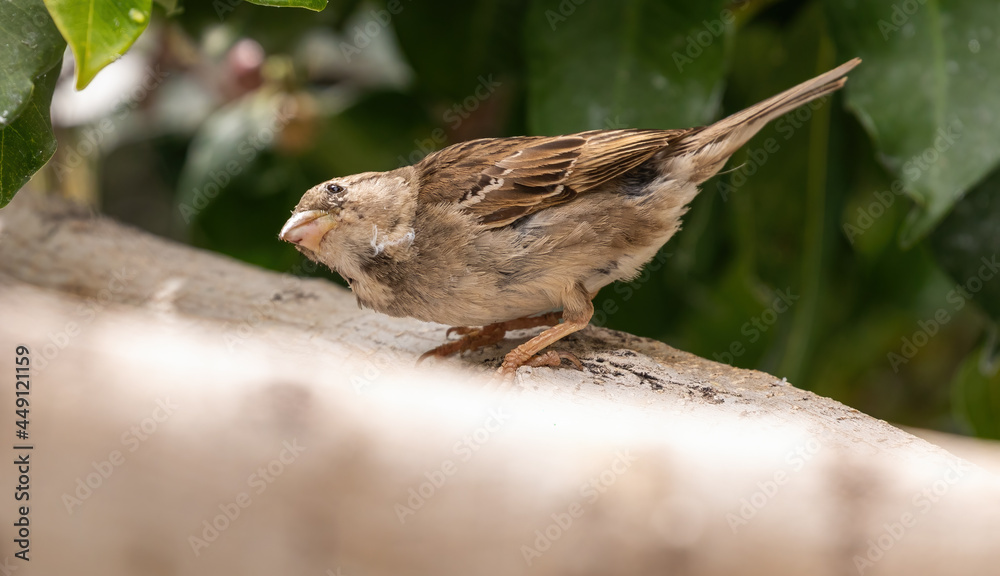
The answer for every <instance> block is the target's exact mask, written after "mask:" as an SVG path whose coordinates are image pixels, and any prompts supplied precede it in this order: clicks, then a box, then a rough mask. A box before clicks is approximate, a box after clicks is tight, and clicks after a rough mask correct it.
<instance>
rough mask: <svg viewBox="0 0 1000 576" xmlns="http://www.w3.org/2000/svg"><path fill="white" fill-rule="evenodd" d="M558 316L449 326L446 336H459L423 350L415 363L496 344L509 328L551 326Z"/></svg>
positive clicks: (555, 322) (548, 315)
mask: <svg viewBox="0 0 1000 576" xmlns="http://www.w3.org/2000/svg"><path fill="white" fill-rule="evenodd" d="M559 316H560V314H559V312H549V313H547V314H542V315H541V316H525V317H524V318H515V319H514V320H507V321H506V322H497V323H495V324H488V325H486V326H482V327H479V328H473V327H467V326H456V327H453V328H449V329H448V333H447V335H448V336H451V334H452V333H455V334H458V335H460V336H461V338H459V339H458V340H454V341H452V342H448V343H446V344H442V345H441V346H438V347H437V348H434V349H433V350H428V351H427V352H424V353H423V354H421V355H420V358H419V359H418V360H417V364H419V363H421V362H423V361H424V360H426V359H427V358H430V357H431V356H434V357H437V358H444V357H445V356H451V355H452V354H457V353H459V352H466V351H468V350H478V349H479V348H483V347H485V346H490V345H492V344H496V343H497V342H499V341H501V340H503V338H504V336H506V335H507V332H509V331H510V330H524V329H526V328H537V327H539V326H552V325H555V324H558V323H559Z"/></svg>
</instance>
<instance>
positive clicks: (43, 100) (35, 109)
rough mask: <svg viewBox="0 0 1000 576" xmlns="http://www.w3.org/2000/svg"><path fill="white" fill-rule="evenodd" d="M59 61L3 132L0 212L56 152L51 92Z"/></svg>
mask: <svg viewBox="0 0 1000 576" xmlns="http://www.w3.org/2000/svg"><path fill="white" fill-rule="evenodd" d="M61 64H62V60H61V59H60V60H59V61H58V62H56V64H55V65H54V66H53V67H52V69H51V70H49V71H48V72H46V73H45V74H43V75H42V76H40V77H38V78H37V79H36V80H35V90H34V92H32V94H31V99H30V100H29V101H28V103H27V105H26V106H25V107H24V111H23V112H21V115H20V116H18V117H17V119H15V120H14V121H13V122H11V123H10V124H8V125H6V126H4V127H3V128H2V129H0V208H3V207H4V206H6V205H7V204H8V203H9V202H10V201H11V199H13V198H14V194H17V191H18V190H20V189H21V187H22V186H24V184H25V183H26V182H27V181H28V179H29V178H31V175H32V174H34V173H35V172H37V171H38V170H39V169H40V168H41V167H42V166H44V165H45V163H46V162H48V161H49V158H51V157H52V154H54V153H55V151H56V140H55V138H54V137H53V135H52V123H51V121H50V120H49V104H50V103H51V102H52V91H53V90H55V88H56V80H57V79H58V78H59V69H60V68H61V66H60V65H61Z"/></svg>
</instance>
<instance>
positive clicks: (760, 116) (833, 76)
mask: <svg viewBox="0 0 1000 576" xmlns="http://www.w3.org/2000/svg"><path fill="white" fill-rule="evenodd" d="M860 63H861V59H860V58H854V59H853V60H850V61H848V62H845V63H843V64H841V65H840V66H837V67H836V68H834V69H833V70H830V71H829V72H825V73H823V74H820V75H819V76H817V77H815V78H813V79H812V80H806V81H805V82H803V83H801V84H799V85H798V86H795V87H794V88H789V89H788V90H785V91H784V92H782V93H781V94H778V95H776V96H772V97H770V98H768V99H767V100H764V101H762V102H758V103H757V104H754V105H753V106H750V107H749V108H746V109H744V110H741V111H739V112H737V113H735V114H733V115H732V116H729V117H727V118H723V119H722V120H719V121H718V122H716V123H715V124H712V125H709V126H705V127H704V128H699V129H697V130H694V131H692V132H691V133H690V134H688V135H686V136H683V137H682V138H680V139H679V140H678V141H677V143H676V144H675V145H674V146H672V147H671V155H674V154H677V155H680V154H686V153H694V155H695V165H696V166H697V167H698V169H697V170H696V172H697V174H696V175H695V178H694V180H695V181H696V182H698V183H700V182H704V181H705V180H707V179H709V178H711V177H712V176H713V175H714V174H715V173H716V172H718V171H719V169H721V168H722V166H723V165H724V164H725V163H726V160H728V159H729V157H730V156H731V155H732V154H733V153H734V152H736V151H737V150H738V149H739V148H740V147H741V146H743V145H744V144H746V143H747V141H748V140H750V138H753V136H754V135H755V134H756V133H757V132H758V131H759V130H760V129H761V128H763V127H764V126H765V125H766V124H767V123H768V122H770V121H771V120H774V119H775V118H778V117H779V116H782V115H784V114H786V113H788V112H790V111H792V110H794V109H796V108H798V107H799V106H801V105H803V104H805V103H807V102H810V101H812V100H815V99H817V98H822V97H823V96H826V95H827V94H829V93H831V92H834V91H835V90H838V89H840V87H841V86H843V85H844V83H845V82H847V78H846V77H845V75H846V74H847V73H848V72H849V71H850V70H851V69H852V68H854V67H855V66H857V65H858V64H860Z"/></svg>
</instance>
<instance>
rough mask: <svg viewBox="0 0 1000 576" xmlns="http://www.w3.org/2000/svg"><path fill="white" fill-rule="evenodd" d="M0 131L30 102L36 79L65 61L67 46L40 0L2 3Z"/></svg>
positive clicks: (0, 8)
mask: <svg viewBox="0 0 1000 576" xmlns="http://www.w3.org/2000/svg"><path fill="white" fill-rule="evenodd" d="M0 37H3V38H5V40H4V41H3V42H2V45H0V70H3V74H0V127H4V126H7V125H8V124H10V123H11V122H13V121H14V120H15V119H17V117H18V115H20V114H21V112H22V111H23V110H24V109H25V107H27V106H28V103H29V102H30V101H31V94H32V90H33V89H34V85H35V79H36V78H38V77H39V76H41V75H42V74H44V73H46V72H48V71H49V70H51V69H52V68H53V67H54V66H55V65H56V64H58V63H59V62H61V61H62V55H63V51H65V50H66V42H65V41H64V40H63V39H62V36H60V35H59V30H57V29H56V26H55V24H54V23H53V22H52V18H51V17H49V13H48V12H47V11H46V10H45V5H44V4H43V3H42V1H41V0H24V1H23V2H16V3H15V2H2V3H0Z"/></svg>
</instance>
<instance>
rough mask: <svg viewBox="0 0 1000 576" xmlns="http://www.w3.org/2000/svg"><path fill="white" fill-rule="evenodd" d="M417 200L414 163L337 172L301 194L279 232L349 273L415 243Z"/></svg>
mask: <svg viewBox="0 0 1000 576" xmlns="http://www.w3.org/2000/svg"><path fill="white" fill-rule="evenodd" d="M416 201H417V184H416V182H415V178H414V173H413V169H412V168H411V167H409V166H407V167H405V168H399V169H397V170H393V171H391V172H363V173H361V174H354V175H351V176H344V177H342V178H334V179H332V180H327V181H326V182H323V183H321V184H318V185H316V186H313V187H312V188H310V189H309V190H308V191H307V192H306V193H305V194H304V195H303V196H302V199H301V200H299V203H298V205H297V206H295V210H293V211H292V217H291V218H289V219H288V221H287V222H285V225H284V226H283V227H282V228H281V233H280V234H279V237H280V238H281V239H282V240H284V241H286V242H290V243H292V244H295V247H296V248H298V250H299V251H300V252H302V253H303V254H305V255H306V257H308V258H309V259H310V260H314V261H316V262H321V263H323V264H326V265H327V266H329V267H330V268H332V269H334V270H336V271H337V272H340V273H341V274H342V275H348V276H349V275H352V274H355V273H356V272H357V269H358V267H359V266H361V265H362V263H363V262H364V261H365V260H366V259H371V258H374V257H376V256H378V255H379V254H382V253H386V252H387V251H392V252H398V251H399V250H400V249H407V248H409V247H410V245H412V244H413V237H414V230H413V218H414V213H415V210H416Z"/></svg>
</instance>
